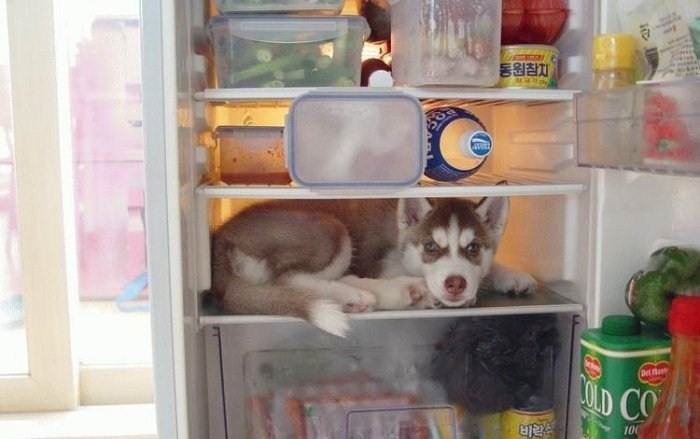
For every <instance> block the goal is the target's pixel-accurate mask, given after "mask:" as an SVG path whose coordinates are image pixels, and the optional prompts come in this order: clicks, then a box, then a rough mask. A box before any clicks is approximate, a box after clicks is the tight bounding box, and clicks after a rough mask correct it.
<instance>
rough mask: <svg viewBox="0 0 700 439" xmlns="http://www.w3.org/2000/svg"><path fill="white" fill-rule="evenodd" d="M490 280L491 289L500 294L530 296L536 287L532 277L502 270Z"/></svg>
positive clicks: (514, 271) (520, 272) (519, 272)
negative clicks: (491, 283) (491, 282)
mask: <svg viewBox="0 0 700 439" xmlns="http://www.w3.org/2000/svg"><path fill="white" fill-rule="evenodd" d="M491 280H492V281H493V289H494V290H496V291H500V292H502V293H512V294H532V293H534V292H535V286H536V285H537V281H536V280H535V278H534V277H532V276H530V275H529V274H528V273H523V272H522V271H516V270H502V271H500V272H499V273H498V274H497V275H496V276H493V277H492V279H491Z"/></svg>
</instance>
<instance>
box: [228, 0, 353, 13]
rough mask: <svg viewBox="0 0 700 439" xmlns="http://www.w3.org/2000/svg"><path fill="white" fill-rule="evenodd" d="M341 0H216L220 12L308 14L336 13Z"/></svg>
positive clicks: (340, 8) (340, 7)
mask: <svg viewBox="0 0 700 439" xmlns="http://www.w3.org/2000/svg"><path fill="white" fill-rule="evenodd" d="M343 3H344V2H343V0H216V7H217V9H218V10H219V12H220V13H222V14H232V13H233V14H236V13H255V14H308V15H338V14H340V11H341V10H342V9H343Z"/></svg>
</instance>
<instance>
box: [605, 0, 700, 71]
mask: <svg viewBox="0 0 700 439" xmlns="http://www.w3.org/2000/svg"><path fill="white" fill-rule="evenodd" d="M617 14H618V19H619V21H620V25H621V27H622V31H623V32H626V33H630V34H632V35H634V38H635V40H636V42H637V52H638V57H639V58H640V59H643V60H644V64H645V65H644V67H645V69H644V70H645V72H646V75H645V79H647V80H654V81H667V80H674V79H680V78H685V77H689V76H700V44H698V43H699V42H700V33H699V32H700V2H697V1H695V0H626V1H621V2H617Z"/></svg>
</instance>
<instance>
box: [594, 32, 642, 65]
mask: <svg viewBox="0 0 700 439" xmlns="http://www.w3.org/2000/svg"><path fill="white" fill-rule="evenodd" d="M633 68H634V36H632V35H631V34H601V35H595V36H594V37H593V70H611V69H633Z"/></svg>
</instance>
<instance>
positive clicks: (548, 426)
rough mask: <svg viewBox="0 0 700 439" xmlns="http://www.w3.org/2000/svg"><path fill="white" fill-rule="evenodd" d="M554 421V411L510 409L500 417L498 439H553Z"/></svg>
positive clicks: (547, 409)
mask: <svg viewBox="0 0 700 439" xmlns="http://www.w3.org/2000/svg"><path fill="white" fill-rule="evenodd" d="M555 431H556V420H555V417H554V410H553V409H552V408H551V407H550V408H545V409H543V410H538V411H533V410H520V409H510V410H508V411H506V412H505V413H503V415H502V416H501V433H500V436H499V437H500V439H529V438H542V439H554V434H555Z"/></svg>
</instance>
